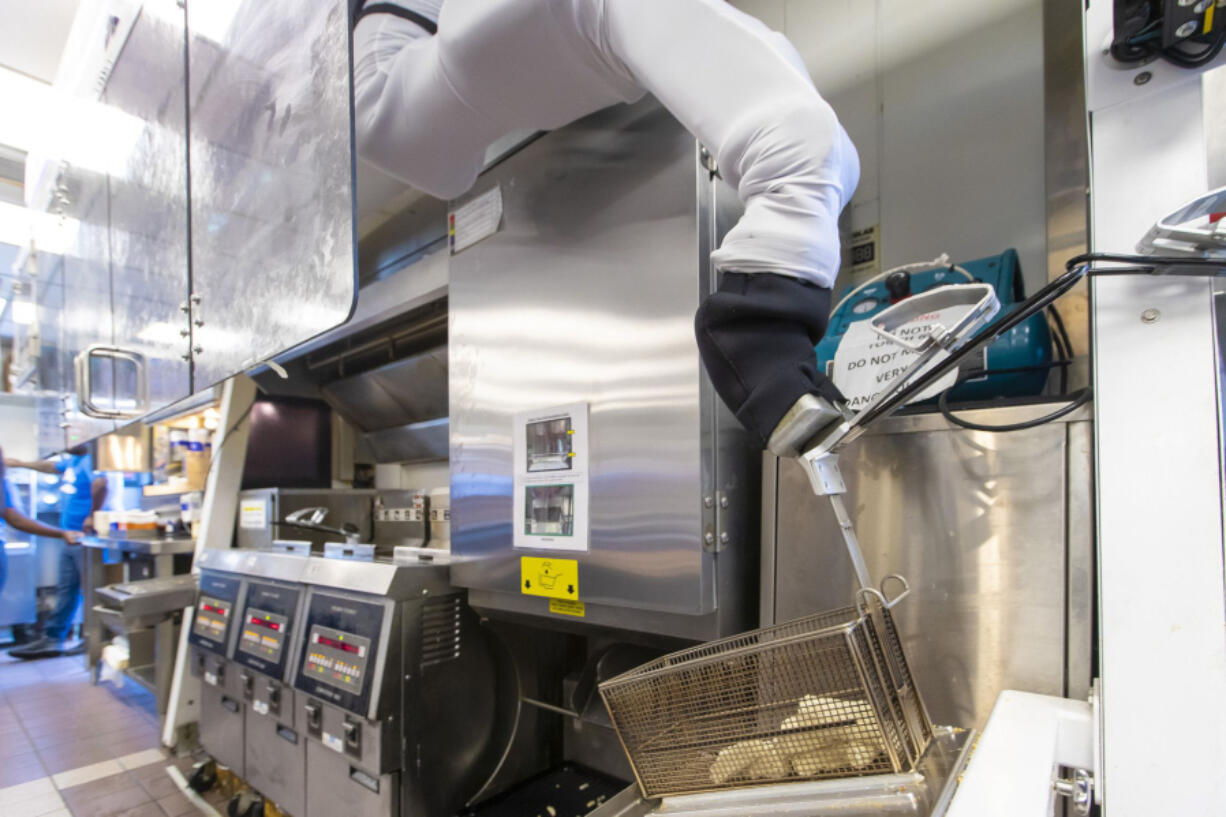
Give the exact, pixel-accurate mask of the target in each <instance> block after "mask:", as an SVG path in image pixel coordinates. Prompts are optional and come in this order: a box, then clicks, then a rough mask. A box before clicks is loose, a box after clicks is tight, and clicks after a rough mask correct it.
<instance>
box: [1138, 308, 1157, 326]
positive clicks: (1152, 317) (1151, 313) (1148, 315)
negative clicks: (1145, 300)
mask: <svg viewBox="0 0 1226 817" xmlns="http://www.w3.org/2000/svg"><path fill="white" fill-rule="evenodd" d="M1160 317H1162V313H1161V312H1159V311H1158V310H1156V309H1154V308H1153V307H1150V308H1149V309H1147V310H1145V311H1144V312H1142V313H1141V323H1157V322H1158V318H1160Z"/></svg>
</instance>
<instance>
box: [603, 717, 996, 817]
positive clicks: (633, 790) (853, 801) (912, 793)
mask: <svg viewBox="0 0 1226 817" xmlns="http://www.w3.org/2000/svg"><path fill="white" fill-rule="evenodd" d="M975 738H976V733H975V732H974V731H965V730H954V729H949V728H941V729H938V730H937V734H936V740H935V741H934V742H933V744H932V747H931V748H930V749H929V751H928V753H927V754H926V755H925V756H924V758H923V760H922V761H921V762H920V766H919V770H918V771H917V772H916V773H914V774H882V775H870V776H866V777H848V778H844V779H842V780H822V781H819V782H813V783H790V784H785V785H778V786H751V787H746V788H743V789H733V790H730V791H722V792H713V793H710V794H691V795H685V796H682V797H666V798H664V799H663V800H644V799H643V798H642V797H640V796H639V790H638V786H630V787H629V788H627V789H625V790H623V791H622V792H621V793H619V794H618V795H617V796H616V797H614V798H612V799H611V800H609V801H607V802H606V803H604V804H603V805H602V806H600V807H599V808H598V809H596V810H595V811H593V812H591V814H589V815H588V817H647V816H648V815H657V817H732V816H733V815H736V817H742V815H752V816H753V817H821V815H835V814H837V815H840V817H869V815H872V816H873V817H881V816H882V815H895V816H896V817H904V815H905V817H939V815H942V814H944V813H945V810H946V809H947V808H948V806H949V802H950V800H951V798H952V797H953V793H954V790H955V789H956V788H957V786H958V782H959V778H960V777H961V775H962V770H963V769H964V768H965V766H966V762H967V760H968V759H969V758H970V754H971V752H972V751H973V749H974V745H975Z"/></svg>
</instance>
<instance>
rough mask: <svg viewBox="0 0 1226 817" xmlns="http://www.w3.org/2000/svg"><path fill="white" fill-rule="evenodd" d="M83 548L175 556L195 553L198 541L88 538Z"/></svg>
mask: <svg viewBox="0 0 1226 817" xmlns="http://www.w3.org/2000/svg"><path fill="white" fill-rule="evenodd" d="M81 546H82V547H87V548H96V549H98V550H118V551H122V552H124V553H135V554H137V555H140V556H164V555H170V556H174V555H176V554H180V553H191V552H192V551H194V550H195V549H196V541H195V540H194V539H187V538H178V537H175V538H160V539H117V538H112V537H109V536H87V537H85V538H84V539H82V540H81Z"/></svg>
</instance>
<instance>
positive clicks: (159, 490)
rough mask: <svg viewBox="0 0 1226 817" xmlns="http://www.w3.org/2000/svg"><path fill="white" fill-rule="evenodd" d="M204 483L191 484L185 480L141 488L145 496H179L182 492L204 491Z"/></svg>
mask: <svg viewBox="0 0 1226 817" xmlns="http://www.w3.org/2000/svg"><path fill="white" fill-rule="evenodd" d="M203 490H204V486H203V485H191V484H189V483H186V482H183V483H179V482H173V483H170V484H168V485H146V486H145V487H144V488H142V489H141V492H142V493H143V494H144V495H145V496H178V495H180V494H190V493H192V492H193V491H203Z"/></svg>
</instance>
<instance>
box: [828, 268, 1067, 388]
mask: <svg viewBox="0 0 1226 817" xmlns="http://www.w3.org/2000/svg"><path fill="white" fill-rule="evenodd" d="M925 266H927V265H909V266H908V267H904V268H899V269H897V270H894V271H891V272H889V273H887V274H884V275H882V276H880V277H878V278H876V279H873V280H871V281H869V282H867V283H866V284H863V285H861V286H859V287H855V288H853V289H852V290H851V291H850V292H849V293H848V294H847V295H846V296H844V297H843V299H842V300H841V301H840V302H839V304H838V305H837V306H836V307H835V309H834V313H833V314H832V315H831V316H830V325H829V327H828V328H827V329H826V336H825V337H824V338H822V341H821V343H819V344H817V362H818V366H819V367H820V369H819V370H820V371H826V372H828V371H829V366H830V364H831V363H832V362H833V361H834V353H835V351H836V350H837V349H838V348H839V342H840V341H842V339H843V335H844V334H845V333H846V332H847V328H848V327H849V326H851V324H853V323H855V322H857V321H862V320H867V319H868V318H871V317H873V316H874V315H876V314H877V313H878V312H880V311H882V310H883V309H885V308H886V307H887V306H889V305H890V304H892V303H896V302H898V301H900V300H902V299H904V298H907V297H910V296H911V295H912V294H915V293H918V292H923V291H924V290H926V289H930V288H932V287H936V286H944V285H946V284H957V283H960V282H970V281H979V282H982V283H986V284H991V285H992V287H993V288H995V290H996V297H997V298H999V299H1000V305H1001V314H1000V316H1001V317H1003V316H1004V315H1006V314H1008V312H1009V311H1010V310H1012V309H1015V308H1016V307H1017V305H1018V304H1019V303H1020V302H1021V301H1022V300H1023V299H1024V298H1025V297H1026V291H1025V286H1024V285H1023V283H1022V267H1021V263H1020V262H1019V261H1018V257H1017V250H1015V249H1012V248H1010V249H1007V250H1005V251H1004V252H1003V253H1001V254H1000V255H993V256H991V257H989V258H980V259H978V260H975V261H968V262H966V263H964V264H946V265H944V266H933V267H929V268H927V269H925V268H924V267H925ZM1051 364H1052V339H1051V329H1050V328H1049V327H1048V325H1047V318H1046V317H1045V316H1044V315H1043V313H1041V312H1040V313H1038V314H1036V315H1032V316H1031V317H1030V318H1028V319H1027V320H1026V321H1024V322H1023V323H1021V324H1019V325H1018V326H1016V327H1014V328H1013V329H1011V330H1010V331H1008V332H1006V333H1005V334H1004V335H1002V336H1001V337H1000V338H999V339H998V340H997V341H996V342H995V343H993V344H991V345H990V346H988V347H987V349H986V350H985V351H984V352H983V353H982V355H981V356H980V357H979V359H977V360H972V361H970V362H968V363H966V364H963V366H962V375H961V378H962V382H960V383H959V384H958V385H957V386H956V387H955V388H953V389H951V390H950V392H949V399H950V400H952V401H956V402H972V401H977V400H992V399H995V398H998V397H1028V396H1032V395H1036V394H1039V393H1040V392H1042V391H1043V385H1044V384H1045V383H1046V382H1047V375H1048V372H1049V371H1050V368H1051Z"/></svg>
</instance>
